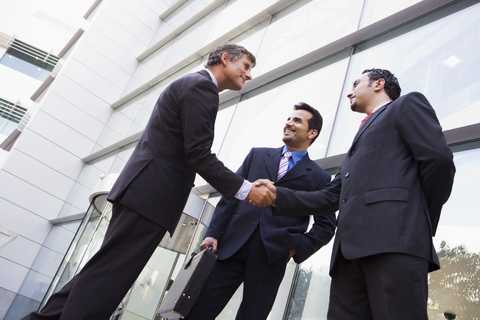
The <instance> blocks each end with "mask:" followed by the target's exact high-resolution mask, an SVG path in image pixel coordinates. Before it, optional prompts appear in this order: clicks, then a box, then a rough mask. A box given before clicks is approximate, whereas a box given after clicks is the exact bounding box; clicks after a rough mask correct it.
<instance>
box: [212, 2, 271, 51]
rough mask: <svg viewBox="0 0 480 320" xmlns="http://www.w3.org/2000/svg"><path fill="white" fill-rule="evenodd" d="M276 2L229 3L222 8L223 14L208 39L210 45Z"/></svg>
mask: <svg viewBox="0 0 480 320" xmlns="http://www.w3.org/2000/svg"><path fill="white" fill-rule="evenodd" d="M276 2H278V0H262V1H258V0H242V1H229V2H228V3H227V7H225V8H222V12H221V13H220V15H219V17H218V19H217V20H216V22H215V26H214V29H213V30H212V32H211V33H210V35H209V37H208V39H207V41H208V43H210V42H213V41H214V40H216V39H218V38H220V37H221V36H223V35H224V34H226V33H227V32H229V31H231V30H233V29H235V28H236V27H238V26H239V25H240V24H242V23H243V22H245V21H247V20H248V19H250V18H252V17H254V16H255V15H257V14H258V13H260V12H262V11H263V10H265V9H267V8H268V7H270V6H271V5H273V4H275V3H276Z"/></svg>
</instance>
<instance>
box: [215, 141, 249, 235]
mask: <svg viewBox="0 0 480 320" xmlns="http://www.w3.org/2000/svg"><path fill="white" fill-rule="evenodd" d="M253 152H254V149H252V150H250V153H249V154H248V155H247V157H246V158H245V160H244V161H243V164H242V165H241V166H240V168H239V169H238V170H237V174H238V175H239V176H241V177H242V178H244V179H246V178H247V177H248V173H249V171H250V164H251V162H252V159H253ZM239 202H240V200H238V199H235V198H234V199H230V200H229V199H226V198H225V197H222V198H221V199H220V201H219V202H218V204H217V207H216V208H215V211H214V213H213V217H212V221H211V222H210V225H209V226H208V229H207V233H206V234H205V237H213V238H215V239H217V240H218V239H219V238H220V236H221V235H222V233H223V230H225V227H226V226H227V224H228V221H229V220H230V217H231V215H232V214H233V212H234V211H235V208H236V206H237V205H238V203H239Z"/></svg>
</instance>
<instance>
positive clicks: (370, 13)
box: [360, 0, 422, 28]
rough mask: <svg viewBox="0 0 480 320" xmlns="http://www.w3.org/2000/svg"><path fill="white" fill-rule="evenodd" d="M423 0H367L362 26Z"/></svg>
mask: <svg viewBox="0 0 480 320" xmlns="http://www.w3.org/2000/svg"><path fill="white" fill-rule="evenodd" d="M420 1H422V0H402V1H398V0H366V3H365V8H364V9H363V15H362V21H361V23H360V28H363V27H366V26H368V25H370V24H372V23H375V22H377V21H379V20H382V19H383V18H386V17H388V16H390V15H392V14H394V13H397V12H399V11H402V10H403V9H405V8H408V7H410V6H412V5H414V4H415V3H418V2H420Z"/></svg>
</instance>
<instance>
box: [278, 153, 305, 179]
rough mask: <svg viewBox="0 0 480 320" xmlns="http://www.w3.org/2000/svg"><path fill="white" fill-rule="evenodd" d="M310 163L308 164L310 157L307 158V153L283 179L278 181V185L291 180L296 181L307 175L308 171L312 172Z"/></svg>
mask: <svg viewBox="0 0 480 320" xmlns="http://www.w3.org/2000/svg"><path fill="white" fill-rule="evenodd" d="M311 165H312V163H311V162H310V157H309V156H308V153H307V154H306V155H305V156H304V157H303V158H302V159H301V160H300V161H298V162H297V164H296V165H295V166H293V168H292V169H290V170H289V171H288V172H287V173H286V174H285V175H284V176H283V177H282V179H280V181H278V183H279V184H281V183H284V182H286V181H288V180H293V179H298V178H300V177H303V176H304V175H306V174H307V173H308V171H310V170H312V167H311Z"/></svg>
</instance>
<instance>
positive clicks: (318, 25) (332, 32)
mask: <svg viewBox="0 0 480 320" xmlns="http://www.w3.org/2000/svg"><path fill="white" fill-rule="evenodd" d="M362 5H363V0H316V1H311V2H308V1H299V2H298V3H297V4H295V5H292V6H291V7H289V8H287V9H285V10H283V11H282V12H280V13H278V14H276V15H275V16H274V17H273V19H272V23H271V24H270V25H269V26H268V28H267V33H266V35H265V38H264V39H263V41H262V46H261V48H260V51H259V53H258V57H257V60H258V63H257V67H256V68H255V69H253V71H252V73H253V75H254V76H258V75H260V74H263V73H266V72H268V71H270V70H272V69H275V68H277V67H279V66H281V65H283V64H285V63H288V62H290V61H292V60H294V59H296V58H298V57H300V56H303V55H305V54H307V53H309V52H312V51H313V50H315V49H318V48H321V47H323V46H325V45H327V44H329V43H330V42H333V41H335V40H337V39H339V38H341V37H343V36H345V35H347V34H350V33H352V32H354V31H356V30H357V27H358V20H359V18H360V13H361V10H362Z"/></svg>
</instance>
